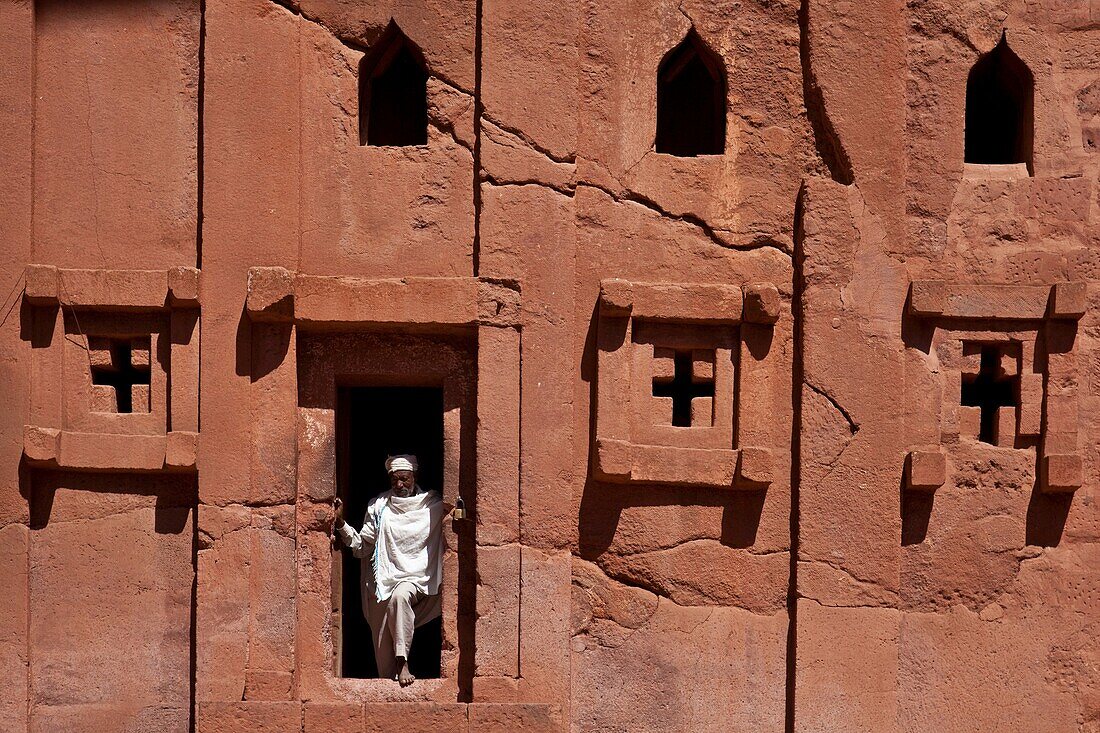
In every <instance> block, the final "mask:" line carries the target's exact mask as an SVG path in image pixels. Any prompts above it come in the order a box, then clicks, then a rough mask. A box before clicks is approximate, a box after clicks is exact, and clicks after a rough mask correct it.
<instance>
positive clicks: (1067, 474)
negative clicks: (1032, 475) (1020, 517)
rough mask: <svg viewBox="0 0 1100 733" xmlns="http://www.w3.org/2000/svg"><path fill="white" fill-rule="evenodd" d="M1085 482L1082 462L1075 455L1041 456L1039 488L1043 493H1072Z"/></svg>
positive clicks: (1055, 454) (1079, 457)
mask: <svg viewBox="0 0 1100 733" xmlns="http://www.w3.org/2000/svg"><path fill="white" fill-rule="evenodd" d="M1084 481H1085V470H1084V461H1083V460H1082V459H1081V456H1080V455H1078V454H1076V453H1054V454H1050V455H1045V456H1043V461H1042V467H1041V470H1040V478H1039V488H1040V489H1041V490H1043V491H1045V492H1050V493H1061V492H1072V491H1076V490H1077V489H1079V488H1081V485H1082V484H1083V483H1084Z"/></svg>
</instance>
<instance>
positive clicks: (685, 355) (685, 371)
mask: <svg viewBox="0 0 1100 733" xmlns="http://www.w3.org/2000/svg"><path fill="white" fill-rule="evenodd" d="M673 359H674V361H673V363H674V371H673V375H672V377H671V378H669V377H654V379H653V396H654V397H671V398H672V424H673V425H674V426H676V427H680V428H689V427H691V401H692V400H693V399H695V398H696V397H714V376H713V370H712V371H711V373H710V374H709V375H705V376H696V375H695V373H694V363H693V362H694V359H693V358H692V353H691V351H688V350H684V351H681V350H679V349H677V350H676V353H675V356H674V357H673Z"/></svg>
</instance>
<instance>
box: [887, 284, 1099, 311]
mask: <svg viewBox="0 0 1100 733" xmlns="http://www.w3.org/2000/svg"><path fill="white" fill-rule="evenodd" d="M1084 312H1085V284H1084V283H1057V284H1055V285H965V284H956V283H947V282H944V281H942V280H915V281H913V282H912V283H911V284H910V288H909V313H910V314H912V315H915V316H920V317H923V318H955V319H975V320H1009V321H1041V320H1044V319H1045V318H1048V317H1050V318H1060V319H1077V318H1080V317H1081V316H1082V315H1084Z"/></svg>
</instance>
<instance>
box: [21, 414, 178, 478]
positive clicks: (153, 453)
mask: <svg viewBox="0 0 1100 733" xmlns="http://www.w3.org/2000/svg"><path fill="white" fill-rule="evenodd" d="M197 442H198V434H197V433H181V432H171V433H168V435H166V436H165V435H125V434H118V433H78V432H73V431H69V430H57V429H55V428H43V427H39V426H35V425H26V426H24V428H23V455H24V457H25V458H26V459H27V461H28V462H29V463H30V464H31V465H36V466H43V467H50V468H63V469H70V470H76V471H122V472H154V471H165V470H168V471H193V470H194V468H195V453H196V447H197Z"/></svg>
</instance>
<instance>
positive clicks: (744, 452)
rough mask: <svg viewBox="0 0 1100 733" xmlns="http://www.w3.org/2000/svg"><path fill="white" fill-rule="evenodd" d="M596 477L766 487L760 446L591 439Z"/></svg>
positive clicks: (767, 465) (767, 472) (766, 458)
mask: <svg viewBox="0 0 1100 733" xmlns="http://www.w3.org/2000/svg"><path fill="white" fill-rule="evenodd" d="M596 477H597V478H598V479H600V480H602V481H607V482H609V483H631V484H665V485H670V486H705V487H709V488H717V489H748V490H754V489H762V488H764V487H766V486H767V485H768V484H770V483H771V480H772V461H771V451H769V450H768V449H766V448H755V447H747V448H743V449H736V448H734V449H730V448H710V449H708V448H676V447H671V446H658V445H635V444H634V443H630V442H628V441H625V440H604V439H600V440H597V441H596Z"/></svg>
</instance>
